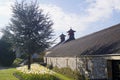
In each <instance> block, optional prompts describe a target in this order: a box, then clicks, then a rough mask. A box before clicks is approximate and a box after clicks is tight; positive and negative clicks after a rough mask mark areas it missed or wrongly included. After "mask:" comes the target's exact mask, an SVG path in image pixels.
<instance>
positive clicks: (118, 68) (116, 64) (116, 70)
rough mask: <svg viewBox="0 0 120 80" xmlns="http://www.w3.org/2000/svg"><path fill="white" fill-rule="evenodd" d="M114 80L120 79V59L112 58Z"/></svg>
mask: <svg viewBox="0 0 120 80" xmlns="http://www.w3.org/2000/svg"><path fill="white" fill-rule="evenodd" d="M112 80H120V60H112Z"/></svg>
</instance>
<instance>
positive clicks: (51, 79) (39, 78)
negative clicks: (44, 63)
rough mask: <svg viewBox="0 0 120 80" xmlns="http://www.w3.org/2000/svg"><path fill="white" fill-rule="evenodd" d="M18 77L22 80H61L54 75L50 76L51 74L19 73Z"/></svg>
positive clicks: (17, 73)
mask: <svg viewBox="0 0 120 80" xmlns="http://www.w3.org/2000/svg"><path fill="white" fill-rule="evenodd" d="M16 75H17V76H18V78H20V79H21V80H60V79H58V78H57V77H55V76H54V75H50V74H25V73H22V72H19V71H17V72H16Z"/></svg>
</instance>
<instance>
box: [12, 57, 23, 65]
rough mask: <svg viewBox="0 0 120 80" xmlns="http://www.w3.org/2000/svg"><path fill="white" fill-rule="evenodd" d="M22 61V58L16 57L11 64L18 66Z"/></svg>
mask: <svg viewBox="0 0 120 80" xmlns="http://www.w3.org/2000/svg"><path fill="white" fill-rule="evenodd" d="M22 61H23V59H20V58H16V59H15V60H14V62H13V66H19V65H20V63H21V62H22Z"/></svg>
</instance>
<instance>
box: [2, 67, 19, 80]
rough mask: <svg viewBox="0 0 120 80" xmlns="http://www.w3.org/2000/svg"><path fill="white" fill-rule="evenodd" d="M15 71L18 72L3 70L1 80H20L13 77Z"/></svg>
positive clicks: (13, 69) (12, 69) (11, 69)
mask: <svg viewBox="0 0 120 80" xmlns="http://www.w3.org/2000/svg"><path fill="white" fill-rule="evenodd" d="M15 71H16V69H15V68H9V69H1V70H0V80H19V79H17V78H16V77H15V76H14V75H13V73H14V72H15Z"/></svg>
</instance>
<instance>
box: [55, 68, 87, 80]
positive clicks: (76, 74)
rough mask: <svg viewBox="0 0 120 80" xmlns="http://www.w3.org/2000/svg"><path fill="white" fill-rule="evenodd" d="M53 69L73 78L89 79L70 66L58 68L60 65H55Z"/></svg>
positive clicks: (74, 79) (78, 79)
mask: <svg viewBox="0 0 120 80" xmlns="http://www.w3.org/2000/svg"><path fill="white" fill-rule="evenodd" d="M53 70H54V71H55V72H58V73H60V74H63V75H65V76H67V77H69V78H71V79H73V80H87V79H86V78H85V77H84V76H82V75H81V74H80V72H79V71H73V70H71V69H70V68H68V67H66V68H58V67H54V68H53Z"/></svg>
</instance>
